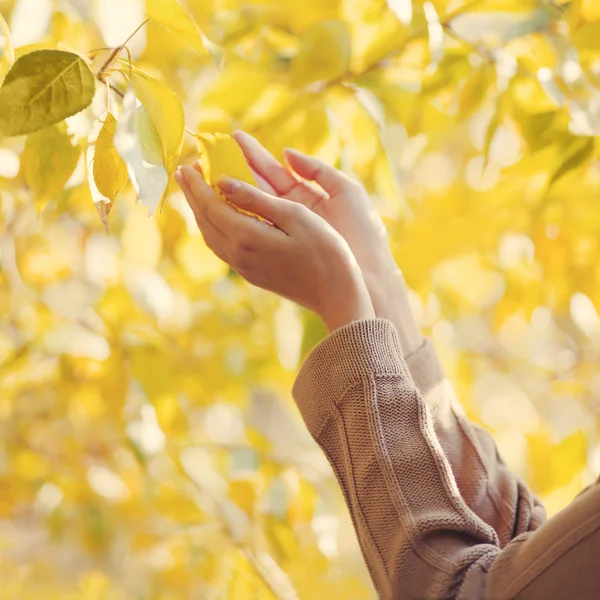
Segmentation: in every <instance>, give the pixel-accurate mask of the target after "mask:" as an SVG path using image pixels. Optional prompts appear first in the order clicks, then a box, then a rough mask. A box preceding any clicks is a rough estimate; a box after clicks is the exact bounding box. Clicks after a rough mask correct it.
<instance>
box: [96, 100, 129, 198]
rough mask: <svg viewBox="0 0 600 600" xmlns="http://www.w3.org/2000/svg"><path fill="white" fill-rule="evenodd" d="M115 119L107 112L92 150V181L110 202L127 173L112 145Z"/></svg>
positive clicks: (120, 188)
mask: <svg viewBox="0 0 600 600" xmlns="http://www.w3.org/2000/svg"><path fill="white" fill-rule="evenodd" d="M116 131H117V120H116V119H115V117H114V116H113V114H112V113H110V112H109V113H107V115H106V118H105V120H104V124H103V125H102V129H101V130H100V133H99V134H98V139H97V140H96V145H95V151H94V166H93V173H94V181H95V183H96V187H97V188H98V191H99V192H100V193H101V194H102V195H103V196H104V197H105V198H108V200H110V201H111V202H113V201H114V200H115V198H116V197H117V196H118V195H119V194H120V192H121V190H122V189H123V188H124V187H125V184H126V183H127V180H128V179H129V175H128V174H127V165H126V164H125V161H124V160H123V159H122V158H121V156H120V155H119V153H118V152H117V149H116V148H115V145H114V137H115V132H116Z"/></svg>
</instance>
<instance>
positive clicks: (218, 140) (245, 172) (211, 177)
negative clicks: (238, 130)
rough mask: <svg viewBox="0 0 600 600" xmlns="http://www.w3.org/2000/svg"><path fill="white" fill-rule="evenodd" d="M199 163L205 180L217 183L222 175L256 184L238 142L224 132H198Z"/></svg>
mask: <svg viewBox="0 0 600 600" xmlns="http://www.w3.org/2000/svg"><path fill="white" fill-rule="evenodd" d="M198 145H199V148H200V165H201V166H202V174H203V175H204V178H205V179H206V182H207V183H208V184H209V185H211V186H215V185H217V183H218V181H219V179H221V177H224V176H228V177H234V178H235V179H240V180H241V181H245V182H246V183H249V184H251V185H254V186H255V185H256V181H255V179H254V175H252V171H251V170H250V167H249V166H248V163H247V162H246V157H245V156H244V153H243V152H242V149H241V148H240V147H239V146H238V143H237V142H236V141H235V140H234V139H233V138H232V137H231V136H230V135H227V134H226V133H201V134H198Z"/></svg>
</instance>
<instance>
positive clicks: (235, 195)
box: [218, 177, 298, 233]
mask: <svg viewBox="0 0 600 600" xmlns="http://www.w3.org/2000/svg"><path fill="white" fill-rule="evenodd" d="M218 185H219V188H220V189H221V191H222V192H223V193H224V194H225V197H226V198H227V199H228V200H229V201H230V202H231V203H233V204H235V205H236V206H238V207H239V208H242V209H244V210H247V211H249V212H252V213H254V214H255V215H259V216H260V217H263V218H264V219H267V220H268V221H270V222H271V223H273V225H275V226H276V227H277V228H279V229H281V230H282V231H284V232H285V233H288V231H289V228H290V227H291V225H292V223H293V221H294V216H295V215H296V214H297V213H296V209H297V208H298V206H297V205H296V204H294V203H293V202H291V201H289V200H286V199H284V198H277V197H275V196H271V195H270V194H267V193H265V192H263V191H262V190H259V189H258V188H256V187H254V186H252V185H250V184H248V183H246V182H245V181H240V180H239V179H232V178H230V177H225V178H223V179H221V181H219V184H218Z"/></svg>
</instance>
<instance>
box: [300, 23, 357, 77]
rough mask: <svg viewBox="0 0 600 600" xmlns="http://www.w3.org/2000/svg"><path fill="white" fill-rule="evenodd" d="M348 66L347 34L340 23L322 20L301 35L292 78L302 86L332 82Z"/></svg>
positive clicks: (344, 71) (346, 29)
mask: <svg viewBox="0 0 600 600" xmlns="http://www.w3.org/2000/svg"><path fill="white" fill-rule="evenodd" d="M349 66H350V34H349V32H348V26H347V25H346V23H344V22H342V21H325V22H321V23H316V24H315V25H313V26H311V27H309V28H308V29H307V30H306V31H305V32H304V35H303V36H302V42H301V45H300V49H299V50H298V54H297V55H296V57H295V58H294V62H293V63H292V72H291V78H292V82H293V83H294V84H295V85H298V86H302V85H306V84H307V83H311V82H313V81H331V80H332V79H336V78H338V77H341V76H342V75H344V74H345V73H346V72H347V71H348V68H349Z"/></svg>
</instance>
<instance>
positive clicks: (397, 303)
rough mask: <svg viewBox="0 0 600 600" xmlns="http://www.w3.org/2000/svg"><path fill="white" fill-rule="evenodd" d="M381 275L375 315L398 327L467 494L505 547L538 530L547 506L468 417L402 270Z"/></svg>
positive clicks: (375, 294) (458, 480) (411, 367)
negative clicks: (413, 306) (419, 315)
mask: <svg viewBox="0 0 600 600" xmlns="http://www.w3.org/2000/svg"><path fill="white" fill-rule="evenodd" d="M394 267H395V265H394ZM384 268H385V267H384ZM377 280H378V281H379V282H380V283H379V285H378V286H377V285H375V284H374V283H371V286H370V290H372V291H371V297H372V298H373V297H375V299H374V300H373V304H374V306H375V310H376V314H377V316H379V317H384V318H387V319H389V320H390V321H391V322H392V323H393V324H394V326H395V328H396V331H397V333H398V338H399V341H400V345H401V348H402V354H403V357H404V358H405V359H406V362H407V365H408V369H409V371H410V374H411V376H412V378H413V380H414V382H415V385H416V387H417V389H418V390H419V392H420V393H421V396H422V398H423V401H424V402H425V404H426V405H427V407H428V408H429V410H430V413H431V416H432V421H433V427H434V430H435V433H436V435H437V437H438V439H439V442H440V444H441V447H442V449H443V451H444V454H445V455H446V458H447V459H448V462H449V463H450V466H451V468H452V472H453V475H454V477H455V479H456V483H457V486H458V489H459V491H460V493H461V495H462V497H463V499H464V500H465V502H466V503H467V505H468V506H469V508H470V509H471V510H473V511H474V512H475V514H477V516H478V517H480V518H481V519H483V520H484V521H485V522H486V523H488V524H489V525H491V526H492V527H493V528H494V530H495V531H496V533H497V535H498V537H499V540H500V545H501V546H504V545H505V544H507V543H508V542H509V541H510V540H511V539H513V538H514V537H515V536H517V535H519V534H521V533H523V532H526V531H533V530H535V529H537V527H539V526H540V525H541V524H542V523H543V522H544V521H545V520H546V513H545V509H544V507H543V505H542V504H541V502H540V501H539V500H538V499H537V498H536V497H535V496H534V494H532V493H531V491H530V490H529V488H528V487H527V485H526V484H525V483H524V482H523V481H522V480H521V479H520V478H519V477H518V476H517V475H516V474H515V473H513V472H512V471H511V470H510V469H509V468H508V467H507V466H506V464H505V463H504V462H503V461H502V459H501V458H500V456H499V453H498V449H497V447H496V444H495V442H494V440H493V438H492V436H491V435H490V434H489V432H487V431H486V430H484V429H483V428H481V427H479V426H477V425H474V424H473V423H471V422H470V421H469V420H468V419H467V417H466V415H465V414H464V411H463V410H462V407H461V406H460V404H459V402H458V400H457V399H456V397H455V395H454V390H453V387H452V385H451V383H450V382H449V381H448V379H447V378H446V376H445V374H444V371H443V369H442V366H441V363H440V361H439V358H438V356H437V353H436V351H435V348H434V345H433V343H432V342H431V340H428V339H425V338H424V337H423V336H422V335H421V333H420V331H419V327H418V325H417V322H416V319H415V318H414V316H413V313H412V310H411V307H410V302H409V299H408V298H409V296H408V290H407V287H406V285H405V283H404V279H403V277H402V275H401V273H400V271H399V270H398V269H397V267H395V270H394V269H392V268H391V267H389V266H388V267H387V272H386V273H385V276H384V274H383V273H379V274H378V275H377ZM373 290H377V291H375V292H374V291H373Z"/></svg>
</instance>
